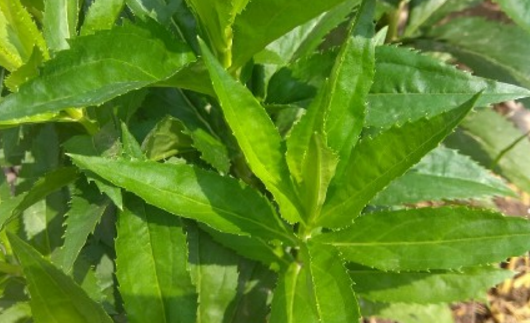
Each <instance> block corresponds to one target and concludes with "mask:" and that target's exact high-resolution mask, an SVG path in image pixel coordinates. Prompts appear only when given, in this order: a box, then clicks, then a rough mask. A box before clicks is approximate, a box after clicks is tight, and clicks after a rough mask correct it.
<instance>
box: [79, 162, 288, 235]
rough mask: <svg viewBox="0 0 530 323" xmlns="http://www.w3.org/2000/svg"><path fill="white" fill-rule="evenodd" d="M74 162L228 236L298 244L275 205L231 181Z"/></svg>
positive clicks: (176, 170)
mask: <svg viewBox="0 0 530 323" xmlns="http://www.w3.org/2000/svg"><path fill="white" fill-rule="evenodd" d="M71 157H72V159H73V160H74V162H75V163H76V164H77V165H78V166H79V167H81V168H83V169H86V170H90V171H92V172H94V173H96V174H97V175H99V176H101V177H102V178H104V179H106V180H108V181H109V182H111V183H112V184H114V185H116V186H119V187H123V188H124V189H126V190H128V191H130V192H132V193H134V194H136V195H138V196H140V197H141V198H143V199H144V200H145V201H146V202H147V203H149V204H152V205H154V206H157V207H159V208H161V209H164V210H166V211H168V212H171V213H173V214H176V215H179V216H183V217H186V218H191V219H195V220H198V221H201V222H204V223H205V224H207V225H208V226H211V227H212V228H214V229H216V230H219V231H222V232H226V233H232V234H239V235H256V236H257V237H262V238H264V239H266V240H271V239H279V240H282V241H285V242H289V243H292V242H293V239H294V237H293V236H292V234H291V233H290V232H289V231H288V230H287V228H286V227H285V225H284V224H283V222H282V221H281V220H280V219H279V218H278V216H277V215H276V212H275V211H274V209H273V208H272V205H271V204H270V203H269V202H268V201H267V200H266V199H265V198H264V197H263V196H261V195H260V194H259V193H257V192H256V191H254V190H253V189H251V188H250V187H247V186H245V185H244V184H242V183H240V182H238V181H237V180H234V179H232V178H228V177H223V176H220V175H218V174H216V173H213V172H209V171H205V170H202V169H199V168H195V167H192V166H190V165H187V164H159V163H156V162H152V161H134V160H132V161H127V160H121V159H106V158H98V157H84V156H80V155H72V156H71Z"/></svg>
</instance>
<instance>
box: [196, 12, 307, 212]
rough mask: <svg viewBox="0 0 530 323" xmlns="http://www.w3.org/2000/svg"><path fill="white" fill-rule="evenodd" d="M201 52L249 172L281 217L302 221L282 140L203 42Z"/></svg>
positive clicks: (255, 103)
mask: <svg viewBox="0 0 530 323" xmlns="http://www.w3.org/2000/svg"><path fill="white" fill-rule="evenodd" d="M245 12H246V11H245ZM201 49H202V55H203V59H204V61H205V63H206V66H207V68H208V71H209V72H210V77H211V78H212V83H213V86H214V89H215V92H216V93H217V97H218V98H219V101H220V103H221V107H222V109H223V113H224V117H225V119H226V121H227V122H228V124H229V126H230V128H231V129H232V131H233V133H234V135H235V137H236V139H237V142H238V144H239V147H240V148H241V150H242V151H243V154H244V155H245V158H246V160H247V162H248V164H249V167H250V169H251V170H252V171H253V172H254V174H256V176H257V177H258V178H259V179H261V181H262V182H263V183H264V184H265V186H266V187H267V189H268V190H269V191H270V192H271V193H272V195H273V196H274V198H275V199H276V201H277V202H278V204H279V206H280V209H281V211H282V212H281V213H282V216H284V217H285V218H286V219H287V220H288V221H290V222H298V221H300V220H302V219H301V218H300V214H299V212H300V211H299V210H300V207H299V206H298V205H297V204H298V201H297V197H296V195H295V193H294V187H293V184H292V181H291V178H290V175H289V170H288V167H287V162H286V161H285V158H284V155H283V153H284V147H283V145H282V140H281V137H280V134H279V133H278V131H277V129H276V127H275V126H274V124H273V122H272V120H271V119H270V117H269V116H268V114H267V112H266V111H265V109H264V108H263V107H262V106H261V104H260V103H259V102H258V101H257V100H256V98H255V97H254V96H253V95H252V93H251V92H250V91H249V90H248V89H247V88H245V87H244V86H243V85H242V84H240V83H238V82H237V81H236V80H234V79H233V78H232V77H231V76H230V75H229V74H228V73H227V72H226V71H225V70H224V69H223V68H222V66H221V65H220V64H219V63H218V62H217V61H216V60H215V58H214V57H213V55H212V54H211V53H210V51H209V50H208V48H207V47H206V45H205V44H204V43H202V42H201Z"/></svg>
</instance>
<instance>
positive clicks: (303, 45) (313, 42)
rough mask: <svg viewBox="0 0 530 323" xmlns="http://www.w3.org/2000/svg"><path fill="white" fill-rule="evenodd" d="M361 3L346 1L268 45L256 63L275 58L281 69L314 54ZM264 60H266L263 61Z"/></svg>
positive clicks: (357, 0)
mask: <svg viewBox="0 0 530 323" xmlns="http://www.w3.org/2000/svg"><path fill="white" fill-rule="evenodd" d="M359 2H360V0H348V1H344V2H343V3H341V4H339V5H337V6H336V7H334V8H333V9H331V10H329V11H328V12H325V13H323V14H321V15H319V16H318V17H316V18H313V19H311V20H309V21H308V22H306V23H304V24H303V25H300V26H298V27H296V28H294V29H293V30H291V31H289V32H288V33H286V34H284V35H283V36H281V37H280V38H278V39H276V40H275V41H273V42H272V43H270V44H268V45H267V47H266V48H265V49H264V50H263V51H261V52H260V53H258V54H257V55H256V57H255V62H257V63H264V64H271V63H272V62H271V60H270V58H269V59H264V58H265V57H273V60H274V61H275V63H276V64H274V65H278V66H277V67H281V66H283V65H288V64H289V63H292V62H294V61H296V60H298V59H299V58H302V57H306V56H309V55H311V54H313V53H314V52H315V51H317V50H318V47H319V46H320V45H321V44H322V42H323V41H324V37H325V36H326V35H328V34H329V33H330V32H331V31H332V30H333V29H334V28H337V26H339V25H340V24H341V23H343V22H345V21H346V20H347V18H348V16H349V15H350V14H351V13H352V12H353V11H354V10H353V9H354V7H355V6H357V5H358V4H359ZM269 55H271V56H269ZM262 59H264V60H263V61H262ZM277 67H276V68H277Z"/></svg>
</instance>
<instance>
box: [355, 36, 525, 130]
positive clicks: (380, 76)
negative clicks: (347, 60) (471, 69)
mask: <svg viewBox="0 0 530 323" xmlns="http://www.w3.org/2000/svg"><path fill="white" fill-rule="evenodd" d="M460 30H462V29H460ZM375 57H376V62H377V63H376V72H375V76H374V84H373V85H372V88H371V89H370V94H369V95H368V110H367V115H366V125H365V126H366V127H380V128H389V127H390V126H392V125H394V124H396V123H397V124H403V123H405V122H410V121H415V120H418V119H421V118H424V117H426V116H427V117H432V116H435V115H437V114H440V113H442V112H445V111H448V110H452V109H455V108H457V107H458V106H459V105H461V104H462V103H464V102H465V101H466V100H468V99H469V97H470V96H472V95H473V94H475V93H477V92H480V91H483V92H482V95H481V96H480V98H479V99H478V101H477V106H481V107H482V106H487V105H489V104H493V103H498V102H503V101H508V100H515V99H519V98H524V97H527V96H530V91H529V90H527V89H525V88H521V87H518V86H515V85H511V84H506V83H501V82H496V81H493V80H488V79H483V78H480V77H476V76H473V75H472V74H470V73H467V72H463V71H461V70H458V69H456V68H455V67H454V66H450V65H447V64H444V63H442V62H440V61H439V60H437V59H435V58H432V57H429V56H426V55H422V54H420V53H417V52H414V51H411V50H410V49H408V48H403V47H395V46H392V47H391V46H378V47H377V48H376V56H375Z"/></svg>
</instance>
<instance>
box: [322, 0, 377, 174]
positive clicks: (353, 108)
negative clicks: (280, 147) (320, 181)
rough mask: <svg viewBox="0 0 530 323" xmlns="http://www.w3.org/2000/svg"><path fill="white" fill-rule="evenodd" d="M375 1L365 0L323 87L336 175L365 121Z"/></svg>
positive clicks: (343, 164)
mask: <svg viewBox="0 0 530 323" xmlns="http://www.w3.org/2000/svg"><path fill="white" fill-rule="evenodd" d="M374 11H375V1H372V0H364V1H363V2H362V4H361V7H360V9H359V11H358V13H357V17H356V20H355V24H354V26H353V30H352V33H353V38H350V39H348V41H347V42H346V43H345V45H344V47H343V48H341V51H340V52H339V56H338V57H337V60H336V61H335V66H334V67H333V70H332V71H331V77H330V81H329V83H328V84H327V86H326V87H325V88H326V94H325V95H326V96H327V97H326V99H325V105H326V106H327V107H326V110H327V111H329V112H328V114H327V118H326V121H325V133H326V134H327V139H328V144H329V147H330V148H331V149H332V150H333V151H335V152H337V153H338V156H339V159H340V160H342V162H339V164H338V166H337V168H338V169H337V176H342V173H343V171H344V168H345V167H346V164H347V163H348V159H349V157H350V154H351V152H352V150H353V148H354V147H355V145H356V144H357V140H358V139H359V137H360V134H361V130H362V128H363V124H364V115H365V108H366V107H365V105H366V96H367V94H368V91H369V90H370V87H371V86H372V80H373V77H374V68H375V57H374V55H375V43H374V42H373V40H372V38H373V36H374V25H373V19H374Z"/></svg>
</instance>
